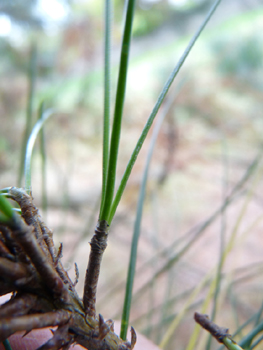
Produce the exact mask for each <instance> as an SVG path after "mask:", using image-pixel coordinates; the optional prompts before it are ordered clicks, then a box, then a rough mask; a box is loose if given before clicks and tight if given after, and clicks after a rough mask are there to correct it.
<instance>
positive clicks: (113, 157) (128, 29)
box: [100, 0, 135, 223]
mask: <svg viewBox="0 0 263 350" xmlns="http://www.w3.org/2000/svg"><path fill="white" fill-rule="evenodd" d="M134 8H135V0H129V2H128V7H127V12H126V21H125V27H124V34H123V40H122V48H121V59H120V68H119V77H118V85H117V93H116V101H115V111H114V119H113V126H112V134H111V143H110V156H109V167H108V174H107V183H106V193H105V200H104V203H103V207H102V208H101V211H100V220H106V221H108V223H109V214H110V208H111V204H112V199H113V196H114V188H115V179H116V169H117V159H118V150H119V143H120V135H121V123H122V115H123V106H124V100H125V91H126V81H127V74H128V62H129V51H130V43H131V33H132V22H133V14H134ZM110 221H111V220H110Z"/></svg>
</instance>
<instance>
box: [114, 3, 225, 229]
mask: <svg viewBox="0 0 263 350" xmlns="http://www.w3.org/2000/svg"><path fill="white" fill-rule="evenodd" d="M220 2H221V0H217V1H216V2H215V3H214V5H213V6H212V8H211V10H210V11H209V13H208V14H207V16H206V18H205V20H204V21H203V23H202V24H201V26H200V28H199V29H198V30H197V32H196V33H195V34H194V36H193V38H192V39H191V40H190V42H189V44H188V46H187V47H186V49H185V51H184V53H183V54H182V56H181V58H180V59H179V61H178V63H177V64H176V66H175V68H174V70H173V71H172V73H171V74H170V76H169V78H168V80H167V81H166V83H165V84H164V87H163V89H162V91H161V93H160V95H159V97H158V99H157V102H156V104H155V106H154V108H153V110H152V113H151V114H150V116H149V118H148V120H147V123H146V124H145V126H144V129H143V131H142V133H141V136H140V137H139V139H138V141H137V144H136V146H135V148H134V150H133V153H132V155H131V158H130V160H129V162H128V165H127V167H126V170H125V172H124V174H123V177H122V179H121V182H120V186H119V188H118V190H117V192H116V195H115V197H114V200H113V202H112V205H111V208H110V212H109V219H108V220H109V223H110V222H111V221H112V219H113V217H114V215H115V212H116V209H117V207H118V204H119V202H120V200H121V197H122V195H123V192H124V189H125V187H126V184H127V181H128V179H129V177H130V174H131V171H132V168H133V166H134V163H135V161H136V159H137V157H138V154H139V152H140V150H141V148H142V145H143V143H144V141H145V138H146V136H147V134H148V132H149V130H150V128H151V126H152V123H153V121H154V119H155V117H156V115H157V112H158V110H159V108H160V106H161V104H162V103H163V100H164V98H165V96H166V94H167V92H168V90H169V88H170V86H171V85H172V83H173V81H174V79H175V77H176V76H177V74H178V73H179V71H180V69H181V67H182V66H183V64H184V62H185V60H186V58H187V56H188V55H189V53H190V51H191V50H192V48H193V46H194V44H195V42H196V41H197V39H198V38H199V36H200V34H201V33H202V31H203V30H204V28H205V26H206V24H207V23H208V21H209V20H210V18H211V17H212V15H213V13H214V12H215V10H216V8H217V6H218V5H219V3H220Z"/></svg>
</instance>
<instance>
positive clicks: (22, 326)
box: [0, 310, 71, 341]
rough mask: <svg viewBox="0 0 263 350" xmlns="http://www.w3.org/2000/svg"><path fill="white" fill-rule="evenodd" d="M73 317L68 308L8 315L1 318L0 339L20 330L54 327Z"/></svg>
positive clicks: (27, 330) (2, 339) (28, 330)
mask: <svg viewBox="0 0 263 350" xmlns="http://www.w3.org/2000/svg"><path fill="white" fill-rule="evenodd" d="M70 317H71V313H70V312H69V311H66V310H58V311H51V312H46V313H44V314H42V313H39V314H34V315H26V316H20V317H6V318H2V319H1V320H0V341H4V340H5V339H7V338H8V337H9V336H10V335H12V334H14V333H15V332H18V331H26V332H30V331H31V330H32V329H35V328H44V327H52V326H53V327H54V326H58V325H61V324H65V323H66V322H67V321H68V320H69V319H70Z"/></svg>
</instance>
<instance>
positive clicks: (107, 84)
mask: <svg viewBox="0 0 263 350" xmlns="http://www.w3.org/2000/svg"><path fill="white" fill-rule="evenodd" d="M111 17H112V2H111V0H105V41H104V124H103V160H102V194H101V207H102V206H103V203H104V200H105V193H106V183H107V173H108V164H109V138H110V98H111V93H110V90H111V74H110V71H111V62H110V47H111Z"/></svg>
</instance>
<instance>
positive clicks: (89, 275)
mask: <svg viewBox="0 0 263 350" xmlns="http://www.w3.org/2000/svg"><path fill="white" fill-rule="evenodd" d="M107 239H108V224H107V222H106V221H99V222H98V224H97V227H96V229H95V234H94V236H93V237H92V240H91V242H90V246H91V251H90V255H89V263H88V267H87V270H86V277H85V285H84V295H83V304H84V309H85V314H86V315H88V316H90V317H94V318H95V317H96V308H95V304H96V293H97V285H98V280H99V274H100V265H101V260H102V255H103V253H104V251H105V249H106V247H107Z"/></svg>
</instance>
